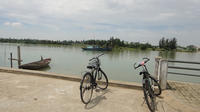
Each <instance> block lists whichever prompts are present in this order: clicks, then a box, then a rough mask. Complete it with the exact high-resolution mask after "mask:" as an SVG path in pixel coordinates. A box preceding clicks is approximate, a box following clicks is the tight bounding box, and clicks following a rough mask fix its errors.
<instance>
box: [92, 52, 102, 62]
mask: <svg viewBox="0 0 200 112" xmlns="http://www.w3.org/2000/svg"><path fill="white" fill-rule="evenodd" d="M103 55H104V54H103V53H102V54H100V55H98V56H97V57H93V58H92V59H90V60H89V61H92V60H93V59H97V58H99V57H100V56H103Z"/></svg>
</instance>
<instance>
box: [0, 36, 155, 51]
mask: <svg viewBox="0 0 200 112" xmlns="http://www.w3.org/2000/svg"><path fill="white" fill-rule="evenodd" d="M0 42H3V43H25V44H56V45H73V44H83V45H97V46H101V47H110V48H118V47H128V48H137V49H142V50H145V49H147V48H154V46H152V45H151V44H149V43H140V42H127V41H124V40H120V39H119V38H114V37H111V38H110V39H109V40H95V39H90V40H81V41H77V40H76V41H73V40H63V41H60V40H57V41H55V40H38V39H15V38H0Z"/></svg>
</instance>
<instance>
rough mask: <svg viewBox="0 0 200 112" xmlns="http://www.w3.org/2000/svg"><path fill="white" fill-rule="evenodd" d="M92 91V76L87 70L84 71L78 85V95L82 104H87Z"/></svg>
mask: <svg viewBox="0 0 200 112" xmlns="http://www.w3.org/2000/svg"><path fill="white" fill-rule="evenodd" d="M92 93H93V85H92V77H91V74H90V73H89V72H87V73H85V75H84V76H83V79H82V80H81V85H80V96H81V101H82V102H83V103H84V104H88V103H89V102H90V100H91V98H92Z"/></svg>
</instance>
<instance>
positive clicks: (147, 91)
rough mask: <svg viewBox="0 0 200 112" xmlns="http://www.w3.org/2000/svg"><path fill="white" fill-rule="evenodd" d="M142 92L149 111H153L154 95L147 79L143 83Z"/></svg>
mask: <svg viewBox="0 0 200 112" xmlns="http://www.w3.org/2000/svg"><path fill="white" fill-rule="evenodd" d="M143 92H144V98H145V101H146V103H147V106H148V108H149V110H150V111H151V112H155V96H154V93H153V90H152V88H151V86H150V85H149V83H148V81H146V83H145V84H143Z"/></svg>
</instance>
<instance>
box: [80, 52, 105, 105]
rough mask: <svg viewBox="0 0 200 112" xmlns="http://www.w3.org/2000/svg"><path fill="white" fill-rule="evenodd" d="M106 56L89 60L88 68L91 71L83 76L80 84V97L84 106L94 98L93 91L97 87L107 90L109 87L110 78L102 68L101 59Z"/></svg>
mask: <svg viewBox="0 0 200 112" xmlns="http://www.w3.org/2000/svg"><path fill="white" fill-rule="evenodd" d="M102 55H104V54H100V55H99V56H97V57H94V58H92V59H90V60H89V65H88V66H87V68H88V69H89V70H90V71H88V72H86V73H85V74H84V75H83V78H82V80H81V84H80V96H81V101H82V102H83V103H84V104H88V103H89V102H90V100H91V98H92V94H93V89H96V88H97V87H98V88H100V89H102V90H105V89H106V88H107V87H108V78H107V76H106V74H105V72H104V71H103V70H102V69H101V67H100V65H101V64H100V60H99V57H100V56H102Z"/></svg>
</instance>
